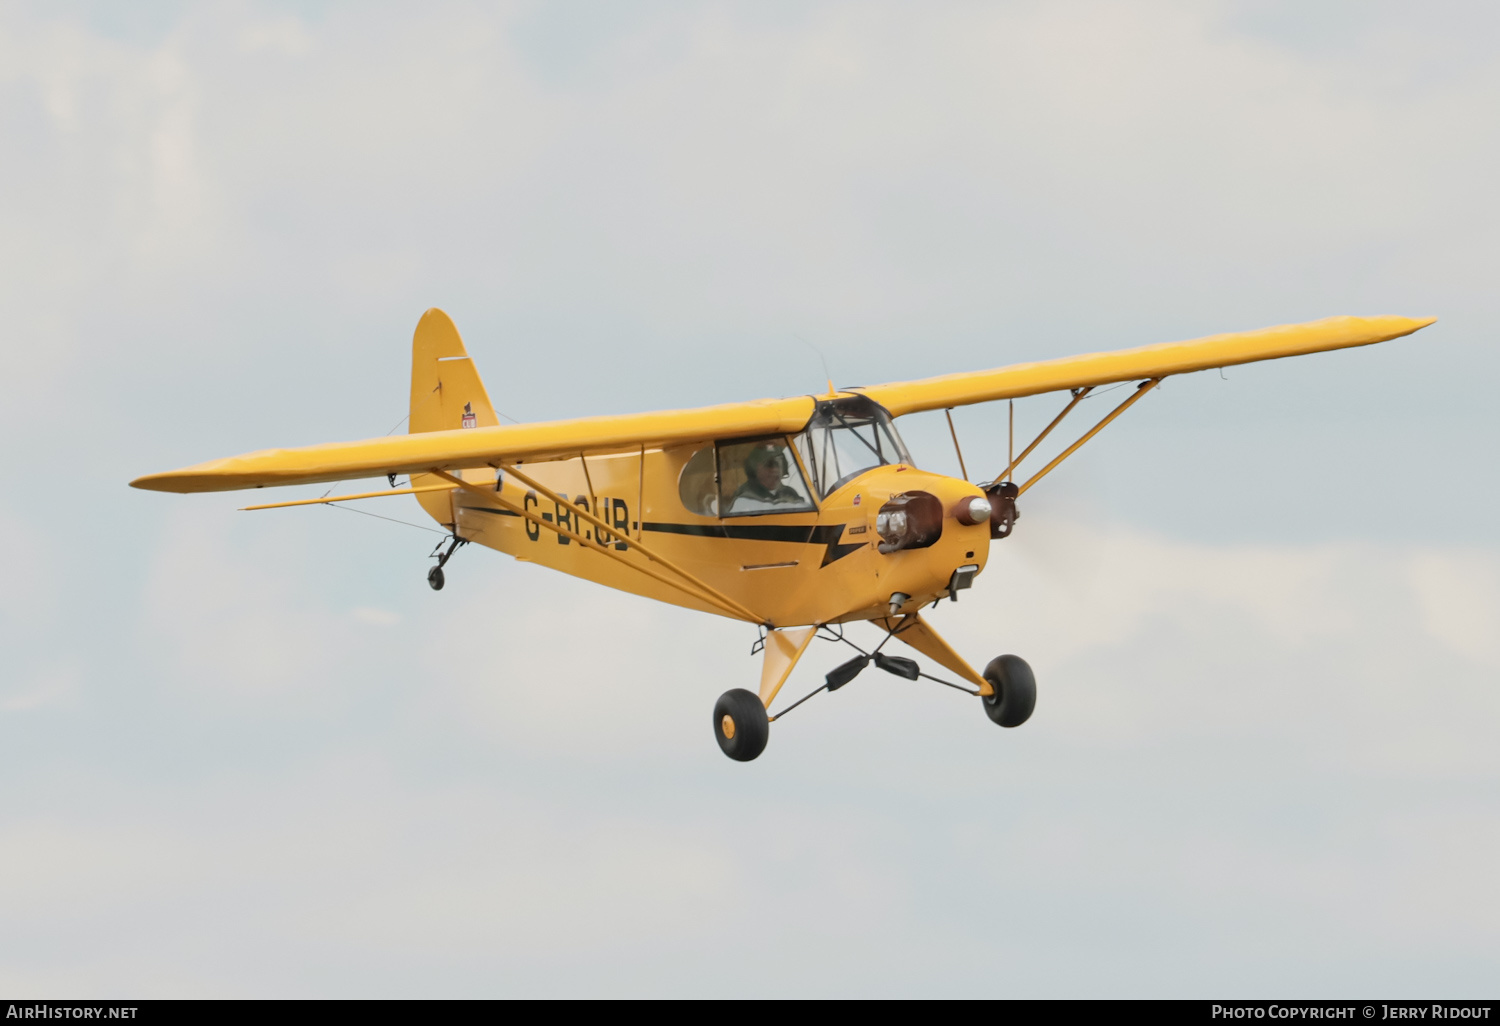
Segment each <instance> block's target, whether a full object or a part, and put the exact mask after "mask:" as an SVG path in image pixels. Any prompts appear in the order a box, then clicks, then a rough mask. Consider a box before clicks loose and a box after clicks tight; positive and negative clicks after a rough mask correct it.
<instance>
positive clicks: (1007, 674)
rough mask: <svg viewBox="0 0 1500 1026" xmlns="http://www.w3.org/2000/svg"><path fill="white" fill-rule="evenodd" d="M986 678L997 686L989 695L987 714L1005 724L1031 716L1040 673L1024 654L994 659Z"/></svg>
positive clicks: (1016, 723) (1017, 723) (1017, 725)
mask: <svg viewBox="0 0 1500 1026" xmlns="http://www.w3.org/2000/svg"><path fill="white" fill-rule="evenodd" d="M984 679H985V680H987V681H989V682H990V686H991V687H993V688H994V689H995V693H994V694H993V695H985V696H984V697H983V698H982V699H980V701H982V702H984V714H985V715H986V716H988V717H989V718H990V719H991V720H993V721H994V722H995V723H998V724H1000V726H1002V727H1019V726H1020V725H1021V724H1023V723H1025V722H1026V721H1027V720H1029V719H1031V711H1032V710H1033V709H1035V708H1036V676H1035V675H1034V674H1033V673H1032V672H1031V667H1030V666H1027V665H1026V660H1024V659H1022V658H1021V657H1020V656H1013V655H1003V656H996V657H995V658H994V659H991V660H990V665H988V666H986V667H985V668H984Z"/></svg>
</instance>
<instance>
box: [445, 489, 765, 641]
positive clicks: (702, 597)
mask: <svg viewBox="0 0 1500 1026" xmlns="http://www.w3.org/2000/svg"><path fill="white" fill-rule="evenodd" d="M427 473H429V474H432V475H434V476H435V477H440V478H442V479H443V480H445V481H452V482H453V484H454V485H456V486H457V487H459V488H462V489H463V490H464V491H466V492H473V493H474V494H475V495H478V496H480V497H482V498H484V499H485V500H486V501H489V502H494V503H498V504H499V505H500V506H502V507H504V508H505V509H508V510H510V511H511V512H512V513H514V514H516V515H517V516H519V517H524V518H525V519H527V520H529V521H531V522H532V523H533V524H536V525H537V526H538V527H545V528H546V529H547V530H549V531H552V532H555V533H556V534H560V535H562V536H563V537H565V538H570V539H572V540H573V541H575V542H577V543H578V544H579V545H580V546H582V547H583V548H585V549H588V550H589V551H591V552H597V553H599V554H600V555H603V556H608V557H609V558H610V559H613V560H616V561H618V562H620V563H624V564H625V565H626V566H628V567H630V568H631V569H633V570H639V571H640V572H641V573H643V574H645V575H646V576H647V577H652V578H655V579H656V580H658V581H660V582H661V583H662V584H665V585H667V586H668V587H672V588H676V589H677V590H678V591H680V592H683V593H684V594H687V595H691V596H692V597H693V598H695V599H697V600H698V601H700V602H707V603H708V604H709V605H711V606H718V607H719V608H720V609H722V610H724V611H725V612H726V613H728V614H729V615H730V616H732V617H734V618H735V619H736V620H746V619H750V620H751V622H752V623H763V622H764V621H761V620H755V619H751V615H750V614H749V611H748V610H746V611H743V612H742V611H741V610H740V609H738V608H736V607H735V606H733V605H726V604H725V602H721V601H719V599H717V598H715V597H714V594H704V593H702V592H699V591H697V590H696V589H694V588H691V587H689V586H688V585H687V584H685V583H683V582H682V581H677V580H673V579H672V578H670V577H668V576H667V575H666V574H664V573H662V572H661V571H660V570H656V569H653V568H652V567H650V566H648V565H646V564H642V563H639V562H637V561H635V560H633V559H626V558H625V557H624V556H622V555H620V554H619V553H618V552H616V551H615V550H614V549H611V548H604V547H602V546H599V545H590V544H589V543H588V542H586V541H584V539H583V536H582V535H578V534H574V533H573V532H572V531H570V530H568V529H567V528H565V527H563V526H562V525H560V524H554V523H553V522H552V521H550V520H543V519H542V518H541V517H539V516H537V515H536V514H535V513H533V512H531V510H529V509H526V508H525V507H523V506H517V505H516V504H515V503H513V502H511V501H510V500H508V499H505V498H503V497H501V496H500V495H499V494H497V493H496V492H493V491H491V490H490V489H489V488H486V487H482V486H480V485H477V484H473V483H471V482H468V481H462V480H459V479H458V478H456V477H454V476H452V475H451V474H449V473H447V472H446V471H442V470H436V469H434V470H429V471H427ZM566 505H568V506H569V507H571V508H572V509H573V510H574V511H575V512H578V513H582V512H583V511H582V510H581V509H579V508H578V507H577V506H574V505H573V504H572V503H571V502H570V503H567V504H566ZM611 534H613V530H611ZM767 626H769V625H767Z"/></svg>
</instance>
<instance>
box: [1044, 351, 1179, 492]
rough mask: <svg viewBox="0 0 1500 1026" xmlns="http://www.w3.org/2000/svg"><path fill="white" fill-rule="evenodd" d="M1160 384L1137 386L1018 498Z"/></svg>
mask: <svg viewBox="0 0 1500 1026" xmlns="http://www.w3.org/2000/svg"><path fill="white" fill-rule="evenodd" d="M1159 384H1161V378H1150V379H1148V380H1146V381H1142V382H1141V383H1140V384H1139V385H1137V386H1135V393H1134V394H1133V395H1131V397H1130V398H1129V399H1126V400H1125V401H1124V402H1123V403H1121V404H1120V405H1119V406H1116V407H1115V408H1114V409H1113V410H1111V411H1110V413H1109V416H1107V417H1105V418H1104V419H1103V420H1101V421H1100V422H1099V423H1097V424H1095V425H1094V426H1093V427H1091V428H1089V430H1088V432H1087V433H1086V434H1085V435H1084V436H1083V437H1082V438H1080V439H1079V440H1078V441H1076V442H1074V443H1073V444H1072V445H1070V446H1068V447H1067V448H1066V449H1064V450H1063V451H1062V452H1061V453H1059V454H1058V455H1057V457H1056V458H1055V459H1053V461H1052V462H1051V463H1049V464H1047V465H1046V466H1045V467H1043V468H1042V469H1041V470H1039V471H1037V472H1036V473H1035V474H1033V475H1031V478H1030V479H1029V480H1028V481H1027V482H1026V483H1025V484H1023V485H1022V486H1021V487H1020V488H1019V489H1018V490H1017V491H1016V495H1017V497H1019V496H1021V495H1023V494H1025V492H1026V489H1028V488H1030V487H1031V486H1032V485H1034V484H1036V483H1037V482H1038V481H1040V480H1041V479H1042V478H1044V477H1046V476H1047V475H1048V474H1050V473H1052V471H1053V470H1054V469H1056V467H1057V465H1058V464H1059V463H1061V462H1062V461H1063V460H1065V459H1067V458H1068V457H1069V456H1071V455H1073V454H1074V453H1075V452H1077V451H1078V450H1079V449H1081V448H1082V447H1083V443H1084V442H1087V441H1088V440H1089V439H1090V438H1093V437H1094V436H1095V435H1097V434H1098V433H1099V432H1101V431H1103V430H1104V429H1105V428H1106V427H1108V426H1109V422H1110V421H1112V420H1114V419H1115V418H1116V417H1118V416H1119V415H1120V414H1122V413H1124V412H1125V411H1126V410H1128V409H1130V407H1131V406H1133V405H1134V404H1135V402H1136V400H1138V399H1139V398H1141V396H1143V395H1145V394H1146V393H1147V392H1149V391H1151V390H1152V389H1153V388H1155V387H1156V386H1157V385H1159ZM1087 391H1088V389H1084V392H1085V393H1086V392H1087ZM1082 398H1083V395H1082V394H1079V395H1077V396H1074V398H1073V401H1072V402H1071V403H1069V404H1068V410H1071V409H1072V408H1073V407H1074V406H1076V405H1077V404H1078V401H1079V400H1080V399H1082ZM1068 410H1064V411H1063V413H1060V414H1058V417H1057V420H1062V417H1063V414H1065V413H1067V412H1068ZM1057 420H1054V421H1053V422H1052V423H1053V424H1056V423H1057ZM1047 430H1048V431H1050V430H1052V427H1051V425H1048V427H1047ZM1042 433H1043V434H1044V435H1045V434H1046V432H1045V431H1044V432H1042ZM1038 441H1040V439H1038ZM1033 444H1035V443H1033ZM1027 451H1028V452H1029V451H1030V450H1029V449H1028V450H1027ZM1022 455H1023V456H1024V455H1025V453H1022ZM1018 462H1019V461H1018Z"/></svg>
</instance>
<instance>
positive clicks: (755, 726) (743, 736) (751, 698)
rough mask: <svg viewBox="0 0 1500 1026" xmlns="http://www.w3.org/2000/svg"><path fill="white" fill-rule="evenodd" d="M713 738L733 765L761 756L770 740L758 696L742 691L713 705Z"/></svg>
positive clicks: (763, 709)
mask: <svg viewBox="0 0 1500 1026" xmlns="http://www.w3.org/2000/svg"><path fill="white" fill-rule="evenodd" d="M714 737H716V738H718V739H719V747H720V748H722V749H723V750H724V754H725V755H727V756H729V757H730V758H731V759H734V760H735V761H736V762H749V761H750V760H751V759H753V758H755V757H756V756H757V755H759V754H760V753H761V752H764V751H765V750H766V742H767V741H769V740H770V739H771V721H770V720H769V719H768V718H767V717H766V707H765V706H764V705H762V704H761V701H760V696H759V695H757V694H756V693H755V692H754V691H746V690H745V689H744V688H735V689H734V690H733V691H726V692H724V693H723V694H722V695H720V696H719V700H718V701H717V702H715V703H714Z"/></svg>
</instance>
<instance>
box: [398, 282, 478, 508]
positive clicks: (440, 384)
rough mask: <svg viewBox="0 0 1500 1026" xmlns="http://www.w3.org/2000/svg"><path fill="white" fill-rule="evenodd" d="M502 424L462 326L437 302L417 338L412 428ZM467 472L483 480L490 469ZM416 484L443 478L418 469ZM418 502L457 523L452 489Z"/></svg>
mask: <svg viewBox="0 0 1500 1026" xmlns="http://www.w3.org/2000/svg"><path fill="white" fill-rule="evenodd" d="M499 423H500V421H499V418H497V417H496V416H495V408H494V407H493V406H492V405H490V397H489V394H488V393H487V392H485V390H484V382H482V381H480V380H479V371H477V370H475V368H474V361H473V360H472V359H470V357H469V351H468V350H467V349H465V348H464V340H463V339H462V338H461V337H460V336H459V334H458V328H457V327H455V326H454V324H453V320H452V318H450V317H449V316H448V315H447V314H445V313H443V311H441V310H439V309H438V308H437V307H433V308H432V309H431V310H428V311H427V312H426V313H424V314H423V315H422V319H421V320H420V321H418V322H417V330H416V333H415V334H414V335H413V336H412V340H411V418H410V420H409V421H408V428H407V430H408V431H410V432H411V433H412V434H417V433H418V432H422V431H455V430H459V429H461V428H473V427H494V426H495V425H497V424H499ZM463 476H464V477H465V478H469V477H471V476H472V477H473V478H475V479H476V480H477V479H479V478H481V477H483V476H484V473H483V471H475V470H470V471H465V472H464V475H463ZM411 483H412V484H413V485H415V486H416V487H421V486H422V485H424V484H441V483H442V482H441V481H439V480H438V479H437V478H434V477H432V476H431V475H428V474H414V475H412V479H411ZM417 501H419V502H421V504H422V508H423V509H425V510H426V511H427V512H428V514H430V515H431V516H432V518H433V519H434V520H436V521H437V522H438V523H440V524H451V523H453V508H452V504H451V496H450V495H449V494H448V493H446V492H430V493H427V494H425V495H418V496H417Z"/></svg>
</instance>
